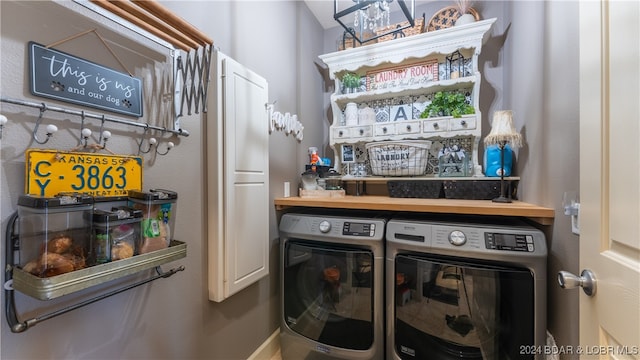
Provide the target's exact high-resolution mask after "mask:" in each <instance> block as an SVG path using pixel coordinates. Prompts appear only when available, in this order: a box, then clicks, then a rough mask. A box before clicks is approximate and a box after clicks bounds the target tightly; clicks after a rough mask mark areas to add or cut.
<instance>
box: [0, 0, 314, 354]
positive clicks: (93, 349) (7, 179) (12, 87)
mask: <svg viewBox="0 0 640 360" xmlns="http://www.w3.org/2000/svg"><path fill="white" fill-rule="evenodd" d="M163 4H164V5H166V6H167V7H169V8H170V9H172V10H173V11H174V12H176V13H177V14H178V15H180V16H181V17H183V18H185V19H187V20H188V21H189V22H190V23H192V24H193V25H195V26H196V27H198V28H199V29H200V30H202V31H203V32H205V33H206V34H208V35H209V36H210V37H212V38H213V39H214V41H215V45H216V46H218V47H219V48H220V49H221V51H222V52H224V53H226V54H227V55H229V56H231V57H233V58H235V59H236V60H237V61H239V62H240V63H242V64H244V65H246V66H247V67H248V68H250V69H251V70H253V71H255V72H256V73H258V74H260V75H262V76H263V77H265V78H266V79H267V81H268V82H269V90H270V92H269V99H270V101H276V100H277V102H276V105H275V110H277V111H280V112H282V113H285V112H290V113H292V114H297V115H298V117H299V119H300V121H301V122H302V123H303V125H304V126H305V131H304V134H305V137H304V141H303V142H302V143H298V142H297V141H296V140H295V138H294V137H292V136H291V135H289V136H287V135H285V134H284V133H282V132H274V133H273V134H271V135H270V148H269V153H270V171H271V178H270V184H271V190H270V194H271V198H272V199H273V198H274V197H279V196H282V195H283V183H284V182H285V181H289V182H290V183H291V185H292V193H295V188H296V185H297V181H298V176H299V173H301V172H302V169H303V164H304V162H305V161H306V148H307V147H309V146H318V147H321V146H322V144H323V142H324V140H323V138H322V133H323V131H325V130H324V129H323V123H322V122H321V118H322V115H323V114H322V112H323V107H322V101H321V98H320V97H319V94H320V93H321V91H322V86H323V84H322V79H321V75H320V73H319V72H318V70H317V69H316V66H315V65H314V61H316V59H317V55H318V54H320V53H321V52H322V29H321V27H320V25H319V24H318V23H317V21H316V20H315V18H313V17H312V16H311V14H310V12H309V11H308V9H307V8H306V6H305V5H304V3H302V2H297V1H274V2H263V1H256V2H247V1H241V2H224V1H215V2H203V1H180V2H178V1H173V2H163ZM0 6H1V7H0V12H1V16H2V29H1V30H2V57H1V60H0V61H1V62H0V64H1V70H2V77H1V80H2V83H1V85H2V88H1V90H2V95H3V96H9V97H12V98H28V99H31V100H32V101H35V102H40V101H46V102H48V103H50V102H49V101H48V100H47V99H38V98H34V97H33V96H31V95H30V94H29V92H28V89H27V87H26V85H25V81H26V79H27V73H26V68H25V66H26V64H27V62H26V56H27V55H26V54H27V53H26V43H27V42H28V41H30V40H33V41H37V42H40V43H43V44H48V43H52V42H54V41H57V40H59V39H63V38H65V37H67V36H70V35H71V34H75V33H78V32H80V31H83V30H86V29H89V28H91V27H92V26H95V25H94V24H91V23H86V22H85V20H84V19H83V18H82V17H78V16H75V17H72V18H70V19H66V18H65V17H62V18H58V19H55V18H54V17H53V16H52V15H53V14H56V15H58V12H64V11H63V10H57V8H59V6H58V5H55V4H54V3H53V2H46V3H44V2H43V3H34V2H18V3H12V2H6V1H3V2H2V3H1V4H0ZM33 6H35V7H33ZM61 19H64V20H61ZM99 32H101V33H102V34H103V35H104V36H105V37H107V38H108V39H111V38H112V37H115V35H113V34H112V33H111V32H110V31H109V30H102V29H101V30H100V31H99ZM127 36H132V37H134V38H135V36H133V35H127ZM78 41H79V43H75V42H71V43H69V44H67V45H65V46H64V47H63V48H64V49H65V50H66V51H68V52H73V53H76V51H78V52H80V53H82V54H83V56H90V55H92V54H91V53H92V52H98V53H99V54H100V56H99V57H98V59H97V60H94V61H100V62H101V63H103V62H107V63H108V64H106V65H108V66H112V67H114V68H119V66H118V64H117V63H114V62H113V60H112V59H111V57H110V55H109V54H108V53H106V54H104V53H103V52H104V50H103V49H102V45H101V44H100V42H99V41H98V40H97V39H95V38H89V39H87V40H82V39H80V40H78ZM122 41H124V40H122ZM127 45H128V46H127V47H128V48H129V49H133V50H134V51H136V52H140V53H143V54H145V56H141V57H142V58H144V59H146V57H151V58H154V57H161V54H162V51H161V50H159V49H158V46H155V45H154V44H149V43H148V42H143V43H142V45H140V44H138V45H136V44H135V42H134V43H131V44H127ZM147 47H150V48H151V50H147V49H146V48H147ZM147 53H150V55H149V54H147ZM132 57H136V56H132ZM136 58H137V57H136ZM16 69H17V70H16ZM59 105H60V106H65V107H73V106H72V105H71V104H64V103H61V104H59ZM0 106H1V107H2V108H1V111H2V114H4V115H6V116H7V117H8V118H9V119H10V123H9V124H8V125H7V126H6V127H5V129H4V132H3V139H2V141H1V145H2V146H1V149H2V150H1V151H2V166H1V170H0V171H1V179H2V180H1V189H2V207H1V210H0V215H1V221H2V232H3V234H4V230H5V227H6V225H7V220H8V218H9V216H10V215H11V213H12V212H13V211H14V210H15V209H16V202H17V196H18V195H19V194H20V193H22V192H23V182H24V155H23V153H24V150H25V149H26V148H28V147H30V146H35V147H40V146H38V145H37V144H31V142H30V139H31V138H30V136H31V130H32V129H33V125H34V120H35V116H36V115H37V114H38V110H37V109H29V108H22V107H18V106H14V105H6V104H0ZM147 109H148V108H147ZM88 111H89V110H88ZM90 112H93V111H90ZM96 112H97V111H96ZM46 114H47V115H46V119H45V122H44V124H45V125H46V124H47V123H54V124H55V125H57V126H58V127H59V128H60V131H58V133H57V134H56V135H55V136H54V138H52V140H51V141H50V143H48V144H47V145H44V146H42V147H45V148H48V147H50V146H51V147H53V148H59V149H69V148H72V147H74V146H75V145H76V144H77V141H78V139H77V133H78V132H79V130H78V129H79V121H78V119H77V118H74V119H71V118H72V117H70V116H68V117H66V119H67V120H65V117H64V116H58V115H56V114H53V113H49V112H47V113H46ZM68 119H71V120H68ZM145 121H146V120H145ZM153 121H155V120H153ZM201 121H202V120H201V118H200V116H197V115H192V116H185V117H184V118H182V126H183V127H184V128H185V129H187V130H188V131H189V132H190V133H191V136H189V137H188V138H179V139H175V138H172V139H171V140H172V141H174V142H176V144H177V146H176V147H175V148H174V149H172V150H171V151H170V153H169V154H168V155H166V156H152V155H150V154H147V155H145V156H144V159H145V178H144V187H145V189H148V188H154V187H164V188H168V189H172V190H175V191H177V192H178V194H179V199H178V208H177V213H176V215H177V222H176V229H175V237H176V238H177V239H179V240H182V241H184V242H186V243H187V257H186V258H185V259H181V260H178V261H176V262H174V263H170V264H167V265H165V266H163V268H165V270H167V269H169V268H170V267H172V266H177V265H185V267H186V270H185V271H184V272H180V273H178V274H177V275H174V276H173V277H171V278H169V279H161V280H158V281H155V282H153V283H150V284H148V285H145V286H142V287H140V288H136V289H134V290H130V291H127V292H125V293H122V294H119V295H116V296H114V297H111V298H109V299H106V300H103V301H100V302H97V303H94V304H91V305H89V306H87V307H84V308H82V309H79V310H75V311H72V312H70V313H67V314H64V315H61V316H59V317H56V318H53V319H51V320H48V321H44V322H42V323H40V324H38V325H37V326H35V327H33V328H32V329H30V330H28V331H27V332H25V333H22V334H13V333H11V332H10V330H9V328H8V326H7V324H6V321H5V320H4V314H3V316H2V318H3V319H2V324H1V325H0V327H1V328H2V349H1V353H0V357H1V358H2V359H37V358H40V359H42V358H56V359H63V358H65V359H72V358H78V359H80V358H82V359H115V358H128V359H135V358H139V359H161V358H167V359H169V358H172V359H178V358H180V359H189V358H191V359H246V358H247V357H248V356H249V355H250V354H251V353H252V352H253V351H254V350H255V349H257V348H258V347H259V346H260V344H262V343H263V342H264V341H265V340H266V339H267V338H268V337H269V336H270V335H271V334H272V333H273V332H274V331H275V330H276V329H277V328H278V326H279V323H278V314H279V311H280V310H279V301H278V299H279V294H278V292H277V291H278V274H279V272H278V268H277V265H278V262H279V257H278V251H277V248H278V235H277V224H276V218H275V210H272V211H271V216H270V222H271V226H270V228H271V230H270V239H271V253H270V255H271V256H270V275H269V276H268V277H267V278H264V279H262V280H260V281H259V282H258V283H256V284H254V285H252V286H250V287H249V288H247V289H245V290H243V291H242V292H240V293H238V294H236V295H234V296H233V297H232V298H230V299H228V300H226V301H224V302H222V303H214V302H210V301H208V299H207V274H206V271H207V258H206V254H207V244H206V236H205V234H206V232H205V226H206V224H204V219H205V217H204V213H203V212H204V209H205V208H206V207H205V204H204V202H203V200H202V199H203V197H202V193H203V191H204V189H205V184H204V183H203V181H202V180H201V179H202V178H203V174H204V173H203V167H202V162H203V158H202V153H203V147H204V142H205V141H206V139H204V138H203V136H202V134H201V129H202V123H201ZM94 124H95V123H94ZM92 128H93V129H94V131H96V127H95V126H93V127H92ZM42 130H43V129H42V128H41V131H40V134H39V136H40V137H43V132H42ZM111 130H112V131H113V132H114V137H113V139H112V140H110V145H109V147H110V148H111V149H112V150H114V151H116V152H118V153H136V152H137V144H136V143H135V140H137V139H138V138H139V137H140V136H141V133H140V132H138V131H136V130H135V129H133V128H122V129H121V130H120V131H119V132H118V131H117V130H114V129H111ZM165 141H166V140H165ZM163 144H165V142H163ZM161 146H164V145H161ZM161 150H164V147H163V148H162V149H161ZM2 247H3V248H4V235H3V244H2ZM3 258H4V257H3ZM3 263H4V261H3ZM3 265H4V264H3ZM149 274H151V272H149ZM143 275H148V274H147V273H146V272H145V274H141V275H140V276H138V277H136V278H143V277H144V276H143ZM109 285H110V284H109ZM104 287H108V286H104ZM89 292H90V291H84V292H81V293H80V295H81V296H85V294H86V293H89ZM72 297H75V296H72ZM81 298H82V297H81ZM16 299H17V301H18V308H19V311H20V312H21V314H24V316H23V317H22V319H25V318H28V317H33V316H37V315H38V314H41V313H43V311H45V312H46V311H48V310H52V309H53V308H56V307H57V306H58V302H59V301H55V300H54V301H51V302H38V301H34V300H32V299H30V298H28V297H26V296H23V295H21V294H19V293H18V294H16ZM3 302H4V299H3ZM51 304H53V306H52V305H51ZM64 305H65V304H62V306H64Z"/></svg>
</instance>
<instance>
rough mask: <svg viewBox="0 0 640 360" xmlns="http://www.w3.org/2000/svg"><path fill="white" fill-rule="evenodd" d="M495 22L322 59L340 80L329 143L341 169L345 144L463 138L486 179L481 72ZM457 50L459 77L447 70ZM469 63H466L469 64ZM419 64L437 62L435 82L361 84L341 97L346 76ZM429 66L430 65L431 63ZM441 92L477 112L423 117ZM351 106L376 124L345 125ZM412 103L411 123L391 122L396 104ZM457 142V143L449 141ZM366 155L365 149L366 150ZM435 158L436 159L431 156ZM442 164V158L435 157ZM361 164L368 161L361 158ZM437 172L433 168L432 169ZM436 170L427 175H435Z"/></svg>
mask: <svg viewBox="0 0 640 360" xmlns="http://www.w3.org/2000/svg"><path fill="white" fill-rule="evenodd" d="M495 21H496V19H495V18H494V19H488V20H483V21H477V22H475V23H472V24H468V25H463V26H458V27H451V28H447V29H443V30H438V31H433V32H427V33H422V34H418V35H414V36H408V37H404V38H400V39H394V40H392V41H386V42H382V43H377V44H373V45H369V46H364V47H359V48H353V49H348V50H344V51H338V52H334V53H329V54H324V55H321V56H320V59H321V60H322V61H323V62H324V63H325V64H327V66H328V67H329V77H330V78H331V79H333V80H334V82H335V92H334V93H333V94H332V95H331V100H330V101H331V110H332V113H333V117H334V119H333V123H332V125H331V130H330V132H329V145H330V146H331V147H332V148H333V150H334V153H335V154H336V156H335V164H336V169H338V170H339V171H341V172H343V173H344V172H345V171H344V169H343V166H342V165H343V164H342V161H341V155H340V154H341V145H343V144H353V145H355V146H356V147H358V146H360V150H361V149H363V148H364V144H366V143H369V142H375V141H385V140H421V139H426V140H435V141H440V142H441V143H443V142H446V141H454V142H455V141H457V139H456V138H460V139H462V140H461V141H462V143H464V144H465V146H464V147H465V148H466V150H467V151H468V152H470V153H471V156H470V158H471V159H472V161H471V163H472V168H473V175H474V176H482V168H481V166H480V165H479V162H478V157H479V155H478V145H479V142H480V136H481V134H482V114H481V112H480V107H479V98H480V83H481V79H482V77H481V74H480V71H479V70H478V55H479V54H480V52H481V50H482V45H483V44H484V43H485V42H486V41H487V39H488V37H489V33H490V30H491V28H492V26H493V24H494V23H495ZM454 52H459V54H460V55H462V56H463V57H464V59H466V60H463V65H462V66H461V67H460V66H458V68H457V69H458V70H457V72H456V74H455V76H453V75H452V72H451V68H449V67H447V64H448V59H447V57H448V56H450V55H451V54H452V53H454ZM465 61H466V62H465ZM434 63H436V65H433V64H434ZM416 64H432V65H431V66H435V67H436V68H437V69H438V70H437V74H433V78H432V79H429V78H424V77H423V78H419V79H412V80H411V81H408V82H405V83H404V85H403V83H402V82H397V83H389V84H384V85H383V86H379V87H378V88H376V87H375V86H374V87H372V86H370V85H371V84H369V83H368V84H367V85H366V90H363V89H362V88H364V87H365V86H364V85H362V84H361V90H363V91H360V92H356V93H347V94H343V93H342V88H343V84H342V82H341V79H342V77H343V76H344V75H345V74H347V73H355V74H357V75H359V76H360V77H367V81H369V82H371V81H372V79H371V76H374V75H372V74H375V73H379V72H381V71H386V70H388V71H391V72H393V71H407V69H409V68H411V67H412V66H415V65H416ZM427 66H428V65H427ZM439 91H452V92H461V93H464V94H465V97H466V99H467V102H468V103H469V104H470V105H471V106H473V108H474V111H475V113H474V114H473V115H467V116H465V117H463V118H453V117H447V118H427V119H421V118H420V113H421V112H422V111H423V110H424V108H425V106H426V105H428V103H430V101H431V100H430V99H431V98H432V97H433V94H435V93H437V92H439ZM347 103H356V104H357V105H358V107H359V108H364V107H370V108H372V109H374V111H375V112H376V122H375V123H373V124H370V123H367V124H357V125H353V124H349V125H347V124H346V121H345V116H344V111H345V108H346V105H347ZM407 104H411V108H410V113H411V114H408V117H409V118H408V119H404V120H401V121H395V122H394V121H392V120H393V119H391V118H390V115H391V114H390V113H391V110H390V108H391V107H392V106H396V105H407ZM448 139H452V140H448ZM361 152H362V153H364V154H365V156H366V151H361ZM431 156H433V155H431ZM435 160H436V162H437V159H435ZM360 161H361V162H366V160H363V159H360ZM432 169H433V167H432ZM433 174H434V172H433V171H432V172H431V173H429V171H427V175H433Z"/></svg>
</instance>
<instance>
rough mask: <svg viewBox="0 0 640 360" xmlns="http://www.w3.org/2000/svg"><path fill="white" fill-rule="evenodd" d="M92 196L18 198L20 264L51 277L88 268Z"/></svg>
mask: <svg viewBox="0 0 640 360" xmlns="http://www.w3.org/2000/svg"><path fill="white" fill-rule="evenodd" d="M92 212H93V198H92V197H90V196H87V195H83V194H61V195H57V196H54V197H40V196H34V195H21V196H20V197H19V198H18V216H19V241H20V262H19V264H20V267H21V268H22V269H23V270H24V271H25V272H28V273H30V274H32V275H35V276H37V277H42V278H44V277H50V276H55V275H59V274H64V273H67V272H71V271H74V270H78V269H83V268H85V267H87V250H88V244H89V237H90V231H91V222H90V219H91V214H92Z"/></svg>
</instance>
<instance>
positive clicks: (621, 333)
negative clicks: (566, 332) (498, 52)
mask: <svg viewBox="0 0 640 360" xmlns="http://www.w3.org/2000/svg"><path fill="white" fill-rule="evenodd" d="M639 39H640V3H638V2H637V1H584V2H580V59H579V60H580V267H581V269H589V270H592V271H593V273H594V274H595V278H596V286H597V288H596V292H595V295H594V296H592V297H588V296H586V295H585V294H583V293H582V292H580V345H581V348H580V349H576V352H579V353H581V354H582V355H583V356H582V358H594V357H598V356H601V358H610V357H611V358H624V359H627V358H629V359H631V358H633V359H639V358H640V40H639Z"/></svg>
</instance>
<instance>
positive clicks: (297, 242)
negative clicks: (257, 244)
mask: <svg viewBox="0 0 640 360" xmlns="http://www.w3.org/2000/svg"><path fill="white" fill-rule="evenodd" d="M385 224H386V219H384V218H379V217H375V215H372V217H366V216H364V217H358V216H354V215H352V214H345V215H342V216H329V215H324V214H317V213H316V214H302V213H287V214H284V215H283V216H282V218H281V221H280V242H281V243H280V249H281V251H280V256H281V259H280V284H281V298H282V305H281V306H282V307H281V310H282V312H281V325H280V349H281V354H282V359H284V360H300V359H307V360H319V359H384V341H385V340H384V315H383V313H384V306H383V301H384V296H383V294H384V283H383V280H384V270H383V268H384V244H383V238H384V229H385Z"/></svg>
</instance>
